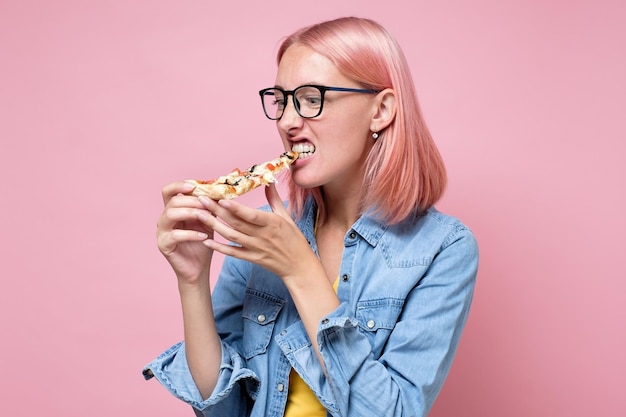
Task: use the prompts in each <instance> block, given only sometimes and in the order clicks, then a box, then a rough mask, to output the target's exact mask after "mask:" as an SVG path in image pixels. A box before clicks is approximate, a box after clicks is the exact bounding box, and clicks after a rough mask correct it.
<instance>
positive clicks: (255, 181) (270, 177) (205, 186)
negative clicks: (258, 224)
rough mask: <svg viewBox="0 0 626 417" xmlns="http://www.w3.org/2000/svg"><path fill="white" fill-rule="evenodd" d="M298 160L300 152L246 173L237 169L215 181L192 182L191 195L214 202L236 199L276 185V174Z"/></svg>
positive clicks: (281, 157)
mask: <svg viewBox="0 0 626 417" xmlns="http://www.w3.org/2000/svg"><path fill="white" fill-rule="evenodd" d="M296 159H298V152H294V151H291V152H285V153H283V154H281V155H280V156H279V157H278V158H276V159H273V160H271V161H267V162H265V163H262V164H255V165H252V166H251V167H250V169H248V170H246V171H242V170H240V169H239V168H236V169H234V170H233V171H232V172H231V173H230V174H228V175H224V176H221V177H219V178H217V179H214V180H208V181H199V180H190V181H192V182H193V183H194V184H195V185H196V188H194V190H193V191H192V192H191V194H192V195H195V196H208V197H209V198H212V199H214V200H220V199H230V198H234V197H237V196H239V195H242V194H244V193H246V192H248V191H250V190H253V189H255V188H257V187H259V186H261V185H269V184H272V183H275V182H276V177H275V176H274V174H276V173H277V172H278V171H281V170H282V169H285V168H288V167H289V165H291V164H293V163H294V161H295V160H296Z"/></svg>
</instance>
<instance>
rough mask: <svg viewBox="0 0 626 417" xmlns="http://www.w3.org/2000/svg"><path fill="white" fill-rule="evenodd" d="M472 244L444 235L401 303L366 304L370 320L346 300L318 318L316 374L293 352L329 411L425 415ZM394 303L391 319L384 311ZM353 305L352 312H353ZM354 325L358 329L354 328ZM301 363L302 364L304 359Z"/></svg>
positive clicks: (464, 306)
mask: <svg viewBox="0 0 626 417" xmlns="http://www.w3.org/2000/svg"><path fill="white" fill-rule="evenodd" d="M477 269H478V248H477V244H476V241H475V239H474V237H473V235H472V234H471V232H470V231H469V230H467V229H465V228H462V229H460V230H456V231H455V232H454V233H451V234H450V235H449V236H448V238H447V239H446V240H445V241H444V242H443V245H442V247H441V248H440V251H439V253H437V255H436V256H435V257H434V259H433V261H432V263H431V264H430V265H429V266H428V268H427V269H426V270H425V271H424V272H423V276H422V277H421V278H420V279H419V282H418V284H417V285H416V286H415V287H414V288H413V289H412V290H411V292H410V293H409V295H408V297H407V298H406V300H405V301H404V303H403V305H402V306H398V305H395V304H393V303H389V305H385V304H384V302H383V303H382V304H380V305H377V306H374V307H375V308H373V309H372V310H371V311H372V313H371V314H372V315H371V316H370V317H371V320H370V319H368V317H366V316H359V317H355V316H354V313H353V312H351V311H350V308H349V306H348V305H347V304H346V303H342V304H341V305H340V306H339V307H338V308H337V309H336V310H335V311H334V312H333V313H331V314H330V315H328V316H327V317H325V318H324V319H323V320H321V322H320V327H319V329H318V334H317V339H318V345H319V349H320V354H321V356H322V358H323V361H324V365H325V375H321V374H320V373H319V371H317V370H315V369H314V367H312V366H311V365H310V363H311V360H312V359H311V357H310V356H311V355H304V354H302V352H301V351H300V353H299V355H294V356H293V358H294V361H296V362H298V363H296V364H295V365H294V366H295V367H297V368H299V369H300V370H301V372H303V373H305V374H307V373H308V372H309V370H311V372H312V375H311V376H312V377H308V375H307V377H306V380H307V382H308V383H309V384H310V385H311V387H312V389H313V390H314V392H316V393H318V395H319V396H320V400H321V401H322V402H323V403H324V404H325V405H326V406H327V407H328V408H329V410H331V411H332V413H333V416H341V417H356V416H363V415H376V416H383V415H384V416H395V417H401V416H402V417H406V416H425V415H426V414H427V413H428V411H429V410H430V408H431V406H432V404H433V402H434V400H435V398H436V396H437V395H438V393H439V391H440V389H441V387H442V385H443V382H444V380H445V378H446V376H447V374H448V371H449V369H450V366H451V364H452V359H453V356H454V353H455V351H456V348H457V346H458V343H459V339H460V336H461V332H462V329H463V327H464V325H465V322H466V319H467V315H468V312H469V307H470V304H471V300H472V297H473V291H474V285H475V279H476V274H477ZM394 308H401V309H402V311H401V314H400V316H399V319H398V321H397V322H395V323H392V324H389V323H384V321H385V311H389V310H390V309H394ZM358 314H359V313H358V310H357V315H358ZM379 322H380V323H381V325H382V326H386V327H387V328H388V329H390V334H389V337H388V339H387V341H386V342H385V345H384V348H383V349H382V351H381V352H380V353H375V352H373V351H372V345H371V343H370V341H369V340H368V339H367V336H366V335H365V333H367V331H368V330H367V329H368V328H369V327H373V326H378V324H379ZM360 327H362V328H360ZM307 363H308V364H307Z"/></svg>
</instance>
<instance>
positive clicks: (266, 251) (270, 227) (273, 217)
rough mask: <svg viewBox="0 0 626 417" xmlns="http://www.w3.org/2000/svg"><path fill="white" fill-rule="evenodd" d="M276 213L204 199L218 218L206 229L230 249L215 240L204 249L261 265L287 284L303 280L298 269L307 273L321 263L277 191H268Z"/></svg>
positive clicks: (269, 188) (206, 206)
mask: <svg viewBox="0 0 626 417" xmlns="http://www.w3.org/2000/svg"><path fill="white" fill-rule="evenodd" d="M265 195H266V197H267V201H268V202H269V204H270V207H271V209H272V212H265V211H261V210H256V209H252V208H250V207H247V206H244V205H242V204H240V203H238V202H236V201H233V200H221V201H219V202H216V201H213V200H210V199H205V198H200V201H201V202H202V204H203V205H204V207H205V208H206V209H207V210H208V211H210V212H212V213H214V214H215V217H211V218H208V217H207V218H203V219H204V220H207V222H206V223H204V226H205V227H206V228H207V229H212V230H215V232H216V233H219V234H220V235H221V236H223V237H224V238H225V239H226V240H228V241H230V242H232V243H234V244H235V246H233V245H227V244H223V243H220V242H217V241H215V240H213V239H211V238H209V239H207V240H205V241H204V245H205V246H206V247H208V248H210V249H212V250H216V251H218V252H220V253H223V254H224V255H228V256H233V257H235V258H239V259H243V260H246V261H250V262H253V263H255V264H257V265H260V266H262V267H264V268H266V269H268V270H270V271H272V272H274V273H275V274H276V275H278V276H279V277H281V278H282V279H283V280H284V281H287V280H289V279H291V278H292V277H298V276H303V274H301V273H299V271H298V268H302V269H306V268H307V265H310V264H309V262H319V260H318V259H317V256H316V255H315V253H314V252H313V251H312V250H311V248H310V246H309V243H308V242H307V240H306V238H305V237H304V235H303V234H302V232H300V230H299V229H298V227H297V225H296V224H295V223H294V221H293V220H292V219H291V216H290V215H289V213H288V212H287V210H286V209H285V207H284V206H283V203H282V200H281V198H280V196H279V195H278V191H277V190H276V187H275V186H274V185H273V184H272V185H270V186H268V187H265Z"/></svg>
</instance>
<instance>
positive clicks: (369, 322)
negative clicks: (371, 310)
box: [365, 320, 376, 329]
mask: <svg viewBox="0 0 626 417" xmlns="http://www.w3.org/2000/svg"><path fill="white" fill-rule="evenodd" d="M365 325H366V326H367V328H368V329H373V328H374V326H376V322H375V321H374V320H368V321H367V323H366V324H365Z"/></svg>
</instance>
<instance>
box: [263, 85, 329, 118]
mask: <svg viewBox="0 0 626 417" xmlns="http://www.w3.org/2000/svg"><path fill="white" fill-rule="evenodd" d="M289 94H292V95H293V100H294V102H293V104H294V107H295V108H296V112H298V114H299V115H300V116H302V117H307V118H310V117H315V116H317V115H319V113H320V112H321V110H322V100H323V98H322V92H321V91H320V90H319V89H318V88H316V87H312V86H302V87H298V88H296V89H295V90H294V91H293V93H291V92H287V93H285V91H283V90H281V89H278V88H269V89H267V90H265V91H264V93H263V109H264V110H265V114H266V115H267V117H269V118H270V119H274V120H276V119H280V118H281V116H282V115H283V112H284V111H285V106H286V105H287V99H288V97H289Z"/></svg>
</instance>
